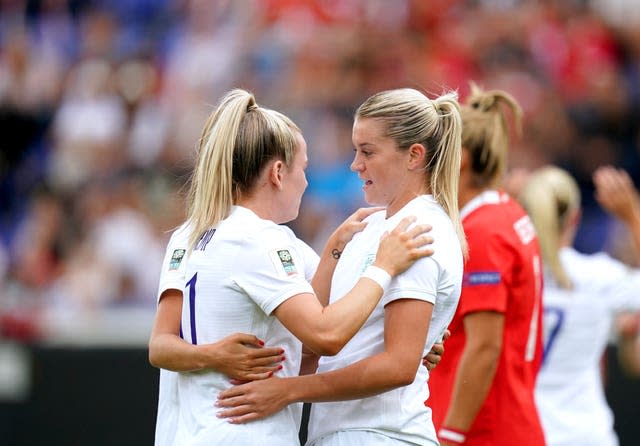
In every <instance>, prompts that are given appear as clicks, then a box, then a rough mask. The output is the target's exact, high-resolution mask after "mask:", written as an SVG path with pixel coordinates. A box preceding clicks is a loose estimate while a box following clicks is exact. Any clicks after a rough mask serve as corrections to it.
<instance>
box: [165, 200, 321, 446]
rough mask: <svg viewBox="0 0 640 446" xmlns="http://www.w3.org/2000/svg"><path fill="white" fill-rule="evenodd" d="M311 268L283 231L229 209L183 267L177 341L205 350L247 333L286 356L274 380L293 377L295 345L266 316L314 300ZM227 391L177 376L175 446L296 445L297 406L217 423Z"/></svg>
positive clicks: (216, 376)
mask: <svg viewBox="0 0 640 446" xmlns="http://www.w3.org/2000/svg"><path fill="white" fill-rule="evenodd" d="M318 260H319V259H318V256H317V255H316V254H315V252H313V250H312V249H311V248H310V247H309V246H308V245H306V244H305V243H304V242H302V241H301V240H299V239H298V238H296V237H295V235H294V234H293V232H292V231H291V230H290V229H289V228H287V227H284V226H280V225H277V224H275V223H273V222H271V221H268V220H263V219H261V218H259V217H258V216H257V215H256V214H254V213H253V212H251V211H250V210H249V209H246V208H243V207H240V206H234V207H233V209H232V212H231V215H230V216H229V217H228V218H226V219H225V220H223V221H222V222H220V224H219V225H218V226H217V228H215V229H210V230H209V231H207V232H206V233H205V234H204V235H203V236H202V238H201V239H200V241H199V242H198V243H197V245H196V246H195V248H194V249H193V251H192V252H191V254H190V255H189V258H188V259H187V263H186V279H187V281H186V286H185V289H184V292H183V293H184V298H183V300H182V302H183V306H182V333H183V336H184V339H185V340H186V341H187V342H191V343H192V344H207V343H212V342H216V341H218V340H220V339H222V338H223V337H225V336H228V335H231V334H233V333H236V332H243V333H252V334H254V335H256V336H257V337H258V338H260V339H262V340H264V341H265V343H266V344H267V345H271V346H280V347H282V348H283V349H284V350H285V352H286V353H285V354H286V356H287V360H286V361H285V362H283V364H282V365H283V369H282V370H281V371H280V372H279V375H280V376H283V377H285V376H296V375H297V374H298V371H299V369H300V357H301V347H302V345H301V342H300V341H299V340H297V339H296V338H295V337H294V336H293V335H292V334H291V333H290V332H289V331H288V330H287V329H286V328H285V327H284V326H283V325H282V324H281V323H280V321H279V320H278V319H277V318H276V317H275V316H273V315H272V312H273V311H274V310H275V309H276V308H277V307H278V306H279V305H280V304H281V303H283V302H284V301H285V300H287V299H289V298H290V297H293V296H295V295H297V294H301V293H313V288H312V287H311V285H310V283H309V280H310V279H311V277H312V276H313V274H314V273H315V270H316V268H317V265H318ZM231 386H232V385H231V383H230V382H229V378H228V377H226V376H224V375H223V374H221V373H218V372H215V371H211V370H200V371H195V372H180V373H179V374H178V396H179V401H180V402H179V404H180V417H179V421H178V430H177V433H176V436H175V441H174V445H176V446H178V445H180V446H195V445H212V444H229V445H231V444H232V445H256V444H279V445H287V444H290V445H297V444H299V440H298V430H299V427H300V417H301V409H302V405H301V404H292V405H290V406H288V407H287V408H285V409H283V410H281V411H280V412H278V413H276V414H275V415H272V416H270V417H268V418H265V419H264V420H259V421H255V422H251V423H248V424H231V423H229V422H228V421H227V420H225V419H221V418H218V417H216V413H217V412H218V411H219V409H217V408H216V407H215V406H214V403H215V400H216V397H217V395H218V394H219V393H220V392H221V391H222V390H225V389H228V388H230V387H231Z"/></svg>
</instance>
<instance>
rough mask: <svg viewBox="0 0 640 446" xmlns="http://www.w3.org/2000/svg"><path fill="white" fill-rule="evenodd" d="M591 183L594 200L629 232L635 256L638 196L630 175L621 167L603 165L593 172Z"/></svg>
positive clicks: (639, 237) (639, 235) (639, 241)
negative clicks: (594, 192)
mask: <svg viewBox="0 0 640 446" xmlns="http://www.w3.org/2000/svg"><path fill="white" fill-rule="evenodd" d="M593 183H594V184H595V186H596V200H597V201H598V203H599V204H600V206H602V208H603V209H604V210H605V211H607V212H609V213H610V214H611V215H613V216H614V217H616V218H618V219H620V221H622V222H623V223H624V225H625V226H626V227H627V229H628V230H629V232H630V233H631V237H632V239H633V243H634V247H635V252H636V256H638V255H640V197H639V196H638V191H637V190H636V188H635V186H634V185H633V181H632V180H631V177H629V174H627V172H626V171H624V170H622V169H615V168H613V167H611V166H604V167H599V168H598V169H597V170H596V171H595V173H594V174H593ZM636 262H637V258H636Z"/></svg>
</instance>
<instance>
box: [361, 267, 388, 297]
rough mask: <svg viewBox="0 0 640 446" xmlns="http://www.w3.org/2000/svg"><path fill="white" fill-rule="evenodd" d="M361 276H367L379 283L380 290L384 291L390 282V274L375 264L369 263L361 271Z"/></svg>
mask: <svg viewBox="0 0 640 446" xmlns="http://www.w3.org/2000/svg"><path fill="white" fill-rule="evenodd" d="M362 277H367V278H369V279H371V280H373V281H374V282H375V283H377V284H378V285H380V287H381V288H382V292H383V293H384V292H386V291H387V288H389V284H390V283H391V274H389V273H388V272H386V271H385V270H383V269H382V268H379V267H377V266H373V265H369V266H367V269H365V270H364V272H363V273H362Z"/></svg>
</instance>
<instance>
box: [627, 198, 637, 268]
mask: <svg viewBox="0 0 640 446" xmlns="http://www.w3.org/2000/svg"><path fill="white" fill-rule="evenodd" d="M625 225H626V226H627V228H628V229H629V232H630V233H631V238H632V240H633V245H634V247H635V253H636V265H637V264H640V207H636V208H635V209H634V212H633V213H632V215H631V217H629V218H628V219H627V220H626V221H625Z"/></svg>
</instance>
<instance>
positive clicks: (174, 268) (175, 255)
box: [157, 225, 189, 302]
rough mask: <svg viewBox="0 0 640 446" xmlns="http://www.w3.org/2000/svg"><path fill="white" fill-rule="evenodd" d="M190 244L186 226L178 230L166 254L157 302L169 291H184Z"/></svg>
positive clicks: (172, 236) (172, 237)
mask: <svg viewBox="0 0 640 446" xmlns="http://www.w3.org/2000/svg"><path fill="white" fill-rule="evenodd" d="M188 244H189V231H188V230H187V228H186V226H184V225H183V226H181V227H180V228H178V229H176V230H175V231H174V232H173V234H171V238H170V239H169V243H168V244H167V249H166V251H165V254H164V260H163V261H162V270H161V271H160V280H159V284H158V295H157V300H158V302H159V301H160V296H162V293H164V292H165V291H167V290H171V289H176V290H180V291H182V290H183V288H184V285H185V271H186V263H187V262H186V260H187V259H186V256H187V250H188Z"/></svg>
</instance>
